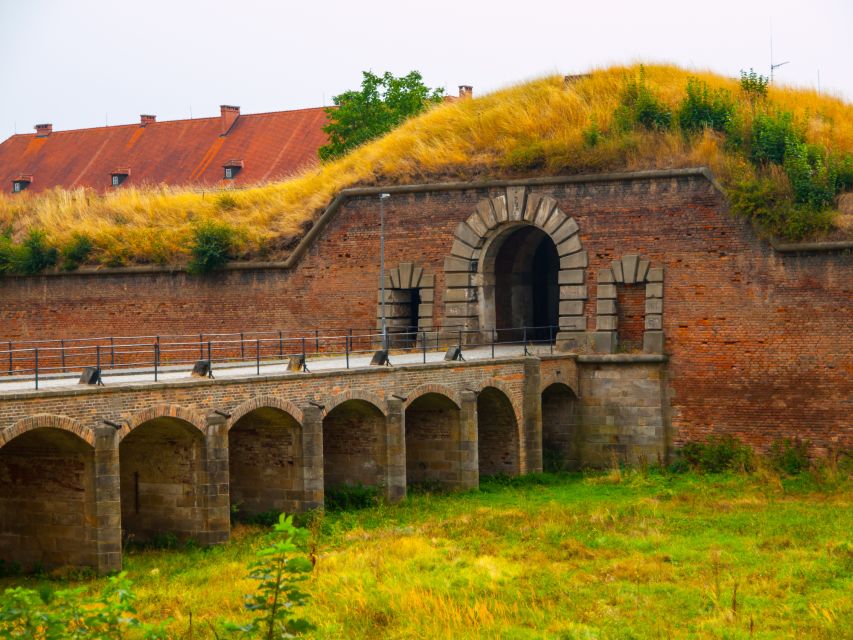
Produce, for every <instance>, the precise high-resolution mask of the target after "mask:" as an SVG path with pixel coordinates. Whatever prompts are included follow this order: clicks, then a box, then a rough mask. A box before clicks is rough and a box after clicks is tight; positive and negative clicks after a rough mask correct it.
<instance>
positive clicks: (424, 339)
mask: <svg viewBox="0 0 853 640" xmlns="http://www.w3.org/2000/svg"><path fill="white" fill-rule="evenodd" d="M421 348H422V349H423V352H424V364H426V352H427V345H426V329H424V331H423V335H422V336H421Z"/></svg>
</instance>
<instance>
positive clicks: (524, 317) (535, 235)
mask: <svg viewBox="0 0 853 640" xmlns="http://www.w3.org/2000/svg"><path fill="white" fill-rule="evenodd" d="M497 242H500V246H499V247H498V248H497V251H496V253H495V254H494V319H495V327H496V329H497V330H498V337H499V339H501V340H506V339H511V340H518V339H520V338H521V337H522V336H523V333H524V332H523V331H519V328H521V327H527V328H528V330H527V337H528V339H530V340H537V341H546V340H552V339H553V338H554V337H555V336H556V332H557V325H558V324H559V312H560V289H559V286H558V275H557V273H558V271H559V269H560V258H559V255H558V254H557V247H556V246H555V245H554V242H553V240H551V238H550V236H548V234H546V233H545V232H544V231H542V230H541V229H539V228H538V227H533V226H522V227H517V228H516V229H514V230H510V231H508V232H507V233H506V236H505V237H504V238H503V239H502V240H501V239H498V241H497Z"/></svg>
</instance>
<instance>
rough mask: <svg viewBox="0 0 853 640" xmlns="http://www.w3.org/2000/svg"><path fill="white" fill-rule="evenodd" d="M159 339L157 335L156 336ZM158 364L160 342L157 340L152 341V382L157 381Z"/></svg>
mask: <svg viewBox="0 0 853 640" xmlns="http://www.w3.org/2000/svg"><path fill="white" fill-rule="evenodd" d="M158 340H159V336H158ZM159 364H160V344H159V342H155V343H154V382H157V374H158V371H157V368H158V366H159Z"/></svg>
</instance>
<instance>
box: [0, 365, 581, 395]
mask: <svg viewBox="0 0 853 640" xmlns="http://www.w3.org/2000/svg"><path fill="white" fill-rule="evenodd" d="M577 357H578V356H577V354H573V353H566V354H554V355H542V356H532V355H528V356H524V355H519V356H501V357H496V358H494V359H493V358H488V359H476V360H467V361H461V362H460V361H440V362H426V363H423V362H419V363H406V364H400V365H393V366H389V367H361V368H352V369H325V370H323V371H316V372H313V371H305V372H298V373H297V372H284V373H274V374H261V375H243V376H233V377H222V378H191V377H190V378H182V379H180V380H165V381H162V382H131V383H126V384H110V385H105V386H102V387H98V386H80V387H79V388H68V387H62V388H59V389H43V390H42V389H38V390H36V389H31V390H27V391H13V392H11V393H3V392H2V391H0V402H6V401H9V400H25V399H29V398H48V397H50V398H54V397H62V396H66V397H76V396H84V395H90V394H111V393H123V392H126V391H139V390H146V391H149V390H156V389H180V388H190V387H205V386H218V385H229V384H234V383H235V382H278V381H282V382H284V381H287V380H304V379H313V380H318V379H322V378H332V377H341V376H343V377H347V376H360V375H365V374H367V375H378V374H382V373H388V372H391V371H407V370H411V369H417V370H419V371H429V370H430V369H442V368H447V369H454V368H459V367H467V366H482V365H484V364H490V365H491V364H507V363H512V362H523V361H525V360H544V359H549V360H552V359H555V360H574V359H576V358H577Z"/></svg>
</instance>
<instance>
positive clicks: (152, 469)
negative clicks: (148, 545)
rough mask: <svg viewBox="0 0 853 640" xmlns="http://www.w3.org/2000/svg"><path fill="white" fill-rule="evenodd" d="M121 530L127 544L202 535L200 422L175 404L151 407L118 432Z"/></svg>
mask: <svg viewBox="0 0 853 640" xmlns="http://www.w3.org/2000/svg"><path fill="white" fill-rule="evenodd" d="M118 435H119V438H120V441H119V478H120V493H121V522H122V529H123V530H124V533H125V535H126V536H127V539H128V541H130V542H142V543H144V542H148V541H150V540H152V539H153V538H156V537H157V536H161V535H163V534H169V535H174V536H176V537H178V538H180V539H195V540H200V539H203V538H204V536H205V535H206V526H205V523H206V510H205V506H206V492H205V488H206V484H207V461H206V454H207V448H206V429H205V422H204V417H203V416H202V415H201V414H200V413H198V412H196V411H194V410H192V409H187V408H185V407H181V406H178V405H167V404H163V405H155V406H152V407H149V408H147V409H144V410H142V411H140V412H138V413H136V414H134V415H133V416H132V417H131V418H130V419H129V420H128V422H127V423H126V424H125V425H124V426H123V427H122V429H121V430H119V434H118Z"/></svg>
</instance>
